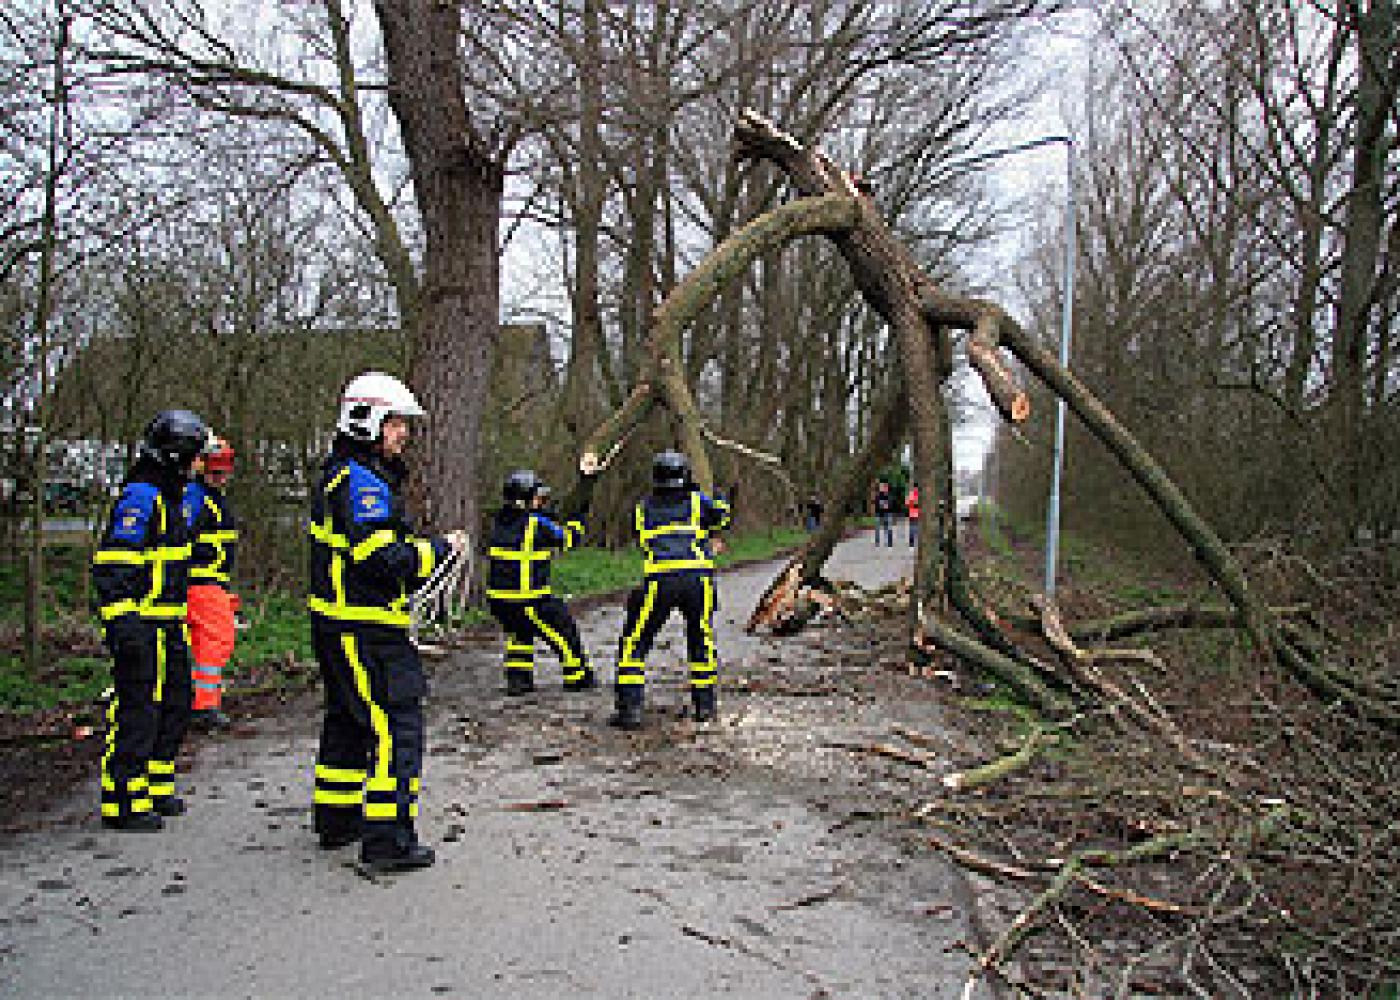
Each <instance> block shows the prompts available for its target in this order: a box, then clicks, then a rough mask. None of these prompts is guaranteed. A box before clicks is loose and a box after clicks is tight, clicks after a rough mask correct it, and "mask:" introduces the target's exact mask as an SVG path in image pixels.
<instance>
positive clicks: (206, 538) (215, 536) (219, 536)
mask: <svg viewBox="0 0 1400 1000" xmlns="http://www.w3.org/2000/svg"><path fill="white" fill-rule="evenodd" d="M196 540H197V541H201V542H209V543H210V544H217V543H219V542H236V541H238V532H237V531H233V530H228V529H220V530H219V531H202V532H200V533H199V537H198V538H197V539H196Z"/></svg>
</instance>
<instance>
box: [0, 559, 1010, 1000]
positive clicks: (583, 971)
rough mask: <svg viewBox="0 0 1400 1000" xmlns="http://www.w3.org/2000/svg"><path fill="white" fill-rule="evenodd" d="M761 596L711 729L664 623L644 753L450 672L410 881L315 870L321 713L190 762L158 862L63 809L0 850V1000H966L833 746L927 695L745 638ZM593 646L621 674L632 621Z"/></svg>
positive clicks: (616, 736)
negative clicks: (689, 694)
mask: <svg viewBox="0 0 1400 1000" xmlns="http://www.w3.org/2000/svg"><path fill="white" fill-rule="evenodd" d="M902 541H903V540H902V539H901V542H902ZM909 563H910V558H909V549H908V548H907V547H906V546H905V545H903V544H901V545H898V546H896V547H895V548H894V549H887V548H886V549H877V548H876V547H875V546H874V545H873V543H872V541H871V538H870V536H868V535H867V536H863V537H859V538H856V539H853V540H851V541H848V542H846V543H844V544H843V545H842V546H841V547H840V548H839V549H838V550H837V554H836V556H835V558H834V560H833V562H832V563H831V564H830V566H829V569H830V573H831V575H833V576H837V577H843V578H847V579H854V580H856V581H858V582H861V583H864V584H866V585H877V584H880V583H884V582H888V581H890V580H892V579H894V578H896V577H897V576H899V575H902V574H904V573H907V572H908V568H909ZM772 571H773V567H772V566H765V567H755V568H749V569H744V570H737V571H734V572H732V573H729V574H726V575H724V576H723V577H722V578H721V582H720V587H719V592H720V611H719V615H718V621H717V635H718V642H719V649H720V653H721V657H722V667H721V670H722V674H721V676H722V678H723V680H722V684H723V685H724V686H723V687H722V694H721V711H722V715H723V717H722V720H721V722H720V723H719V724H718V725H716V726H714V727H711V728H709V729H706V730H704V731H696V730H695V728H694V727H693V726H692V725H691V724H690V723H688V722H682V721H679V719H678V718H677V716H676V710H677V709H678V707H679V706H681V705H682V704H684V702H685V700H686V695H685V691H684V689H683V687H682V686H681V677H682V670H683V666H682V662H683V659H684V656H683V653H684V649H683V639H682V636H681V628H680V624H679V620H673V621H672V622H671V623H670V624H669V625H668V626H667V628H666V630H665V632H664V633H663V641H662V643H661V647H662V648H659V649H658V651H657V652H656V653H654V654H653V657H652V660H651V662H650V663H649V664H648V666H649V675H650V676H651V677H652V678H653V684H652V697H651V702H652V705H653V706H655V721H654V723H653V725H652V726H651V727H650V728H649V729H648V730H647V731H646V732H644V733H643V734H640V735H636V736H633V735H628V734H622V733H618V732H615V731H613V730H610V729H608V728H607V727H606V726H605V724H604V722H605V719H606V717H607V715H608V711H609V708H610V701H611V698H610V695H609V694H608V693H607V691H606V690H604V691H602V692H598V693H593V694H583V695H565V694H563V693H562V692H561V691H560V690H559V689H558V672H557V666H555V665H554V664H553V662H552V661H551V660H548V659H547V657H545V656H541V658H540V663H541V669H540V682H541V685H542V688H543V690H542V691H541V693H539V694H537V695H535V696H533V697H531V698H528V699H523V700H510V701H508V700H507V699H506V698H504V696H503V695H502V694H501V691H500V688H501V683H500V677H499V657H500V652H499V649H498V648H497V647H496V646H495V645H494V644H492V645H489V646H488V645H484V644H483V645H481V646H480V647H477V648H473V649H469V650H467V651H465V652H462V653H458V654H454V656H453V657H452V658H451V659H449V660H447V661H443V662H442V663H440V664H438V665H437V668H436V671H435V681H434V691H433V694H432V696H431V699H430V701H431V707H430V726H429V734H428V746H429V759H428V762H427V767H426V769H425V776H424V789H425V790H424V801H423V818H422V820H421V821H420V828H421V832H422V834H423V835H424V837H425V839H426V840H428V841H429V842H431V843H434V844H435V845H436V846H437V848H438V854H439V861H438V864H437V866H436V867H435V868H433V869H430V870H428V871H425V872H419V873H414V874H409V875H402V876H397V877H391V878H384V879H380V880H377V881H371V880H369V879H367V878H365V877H363V876H361V875H359V874H358V873H357V872H356V870H355V869H354V866H353V861H354V851H353V849H347V850H344V851H339V852H323V851H321V850H319V849H318V848H317V846H316V843H315V839H314V836H313V834H312V832H311V829H310V816H309V808H308V803H309V801H310V786H311V765H312V761H313V758H314V754H315V742H316V741H315V735H316V732H317V725H318V718H317V714H316V704H315V703H314V702H313V701H310V700H306V701H304V702H302V703H300V704H298V705H296V706H294V707H293V708H292V709H290V710H289V711H288V712H287V713H284V715H283V716H282V717H279V718H276V719H270V720H266V721H264V722H260V723H258V724H257V725H256V727H254V729H253V730H252V731H248V732H244V733H242V734H240V735H239V736H236V737H230V736H225V737H221V738H219V739H215V740H211V741H208V742H205V743H203V744H202V745H201V746H200V747H199V749H198V752H197V754H195V755H194V759H193V760H192V762H190V764H189V770H188V773H183V774H181V776H180V779H179V784H180V786H181V792H182V794H184V795H185V796H186V797H187V799H188V800H189V801H190V803H191V807H192V808H191V812H190V814H189V815H187V816H185V817H182V818H179V819H176V820H173V821H171V822H170V825H169V827H168V828H167V829H166V830H165V831H164V832H163V833H161V834H159V835H153V836H152V835H147V836H139V835H120V834H112V833H108V832H105V831H103V830H101V829H100V827H99V826H98V824H97V822H96V820H95V819H94V818H92V816H91V808H92V805H93V803H92V802H91V801H90V800H92V799H93V798H94V797H95V790H94V789H86V790H84V793H83V795H82V797H81V799H79V800H75V801H69V802H66V803H60V804H56V805H55V810H56V811H58V812H62V811H65V810H66V811H70V812H72V813H74V814H75V815H76V816H78V817H80V818H79V819H76V820H75V821H74V822H72V823H69V824H66V825H59V826H58V827H57V828H56V829H50V830H47V831H44V832H42V833H34V834H25V835H22V836H19V837H14V838H11V839H9V840H8V841H0V848H3V850H0V996H5V997H11V996H16V997H19V996H22V997H70V996H71V997H137V996H147V997H149V996H200V997H203V996H211V997H212V996H218V997H239V996H244V997H293V996H295V997H315V996H332V995H334V996H337V997H383V996H390V995H395V996H404V997H412V996H423V997H431V996H451V997H483V998H496V997H500V998H506V997H510V998H513V1000H532V998H541V1000H544V998H550V1000H553V998H559V997H571V996H599V997H602V996H607V997H636V998H673V997H674V998H689V997H696V998H699V997H712V996H721V995H725V996H734V997H743V998H768V997H771V998H785V1000H786V998H794V997H797V998H817V997H824V998H866V997H908V998H916V997H917V998H936V997H957V996H959V995H960V994H961V989H962V983H963V978H964V975H965V971H966V969H967V967H968V964H969V959H968V957H967V954H966V952H965V950H963V949H962V948H960V947H959V945H960V943H961V942H971V941H973V940H974V936H973V928H972V926H971V922H970V916H969V914H970V898H969V892H968V887H967V884H966V882H965V881H964V879H963V878H962V876H961V874H960V873H959V872H958V870H957V869H955V868H953V867H952V866H950V865H948V864H947V863H946V862H945V861H943V860H942V859H941V858H940V857H939V856H938V855H936V854H934V853H932V852H929V851H927V850H926V849H925V850H920V849H918V847H917V844H916V838H911V836H910V831H909V824H908V822H907V817H906V818H905V820H903V821H900V820H890V819H888V818H886V813H885V811H884V806H883V805H882V803H884V802H885V801H886V800H887V799H889V798H890V796H892V795H893V794H894V785H895V783H894V782H892V781H890V780H888V779H889V777H890V772H889V771H888V770H882V763H881V762H877V763H875V764H871V763H870V762H869V761H870V758H869V757H860V756H858V755H854V754H852V753H850V752H849V751H848V750H843V749H840V744H842V743H849V742H850V741H852V740H859V739H867V740H868V739H873V738H878V737H880V736H882V735H883V734H886V733H888V731H889V727H890V725H891V724H892V723H898V724H901V725H908V726H910V727H914V728H919V729H921V730H923V731H925V732H937V731H938V730H939V727H940V725H941V721H940V719H941V716H940V709H939V704H938V700H937V697H936V695H934V694H932V693H930V691H931V688H930V685H929V684H928V683H927V682H920V681H916V680H915V679H912V678H907V677H905V676H903V675H898V676H896V672H894V671H888V670H886V671H884V672H883V673H878V674H877V673H876V672H877V671H879V670H880V666H879V665H878V664H875V663H872V662H871V659H872V657H871V655H870V654H869V650H868V648H866V647H863V646H862V645H861V644H860V642H859V641H858V640H853V639H852V638H851V637H850V636H848V635H845V634H844V633H843V632H842V631H841V630H837V629H832V628H827V629H813V630H810V631H809V632H808V633H805V634H804V635H803V636H800V637H797V638H793V639H786V640H775V639H766V638H755V637H750V636H746V635H744V634H743V633H742V632H741V631H740V628H741V625H742V622H743V620H744V619H745V617H746V616H747V614H748V612H749V609H750V608H751V607H752V603H753V600H754V598H755V597H756V595H757V594H758V593H759V592H760V591H761V589H762V588H763V586H764V585H765V584H766V583H767V581H768V579H769V577H770V575H771V573H772ZM582 624H583V626H584V633H585V638H586V641H587V642H588V645H589V647H590V648H591V649H592V650H594V655H595V659H596V661H597V663H598V665H599V666H600V668H601V670H602V673H603V674H604V676H605V677H610V675H611V669H612V659H613V657H612V655H611V650H612V648H613V644H614V643H615V641H616V636H617V632H618V629H619V628H620V624H621V611H620V608H617V607H601V608H596V609H594V610H591V611H589V612H587V613H585V615H584V616H583V618H582ZM886 675H888V677H889V679H882V678H885V677H886ZM872 678H873V679H872ZM883 766H884V767H885V768H888V767H889V766H896V767H897V766H898V765H889V764H888V762H883ZM95 777H96V776H95V775H94V784H95ZM929 781H930V785H929V787H930V788H933V787H936V776H931V777H930V779H929ZM901 787H904V786H903V785H901ZM929 794H933V792H931V791H930V793H929ZM976 995H978V996H981V995H983V994H981V993H980V992H979V993H978V994H976Z"/></svg>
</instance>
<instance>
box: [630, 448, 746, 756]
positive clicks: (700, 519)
mask: <svg viewBox="0 0 1400 1000" xmlns="http://www.w3.org/2000/svg"><path fill="white" fill-rule="evenodd" d="M651 476H652V492H651V495H650V496H647V497H644V498H643V499H642V501H641V502H640V503H639V504H637V509H636V524H637V534H638V536H639V538H640V541H641V545H642V552H643V554H644V557H645V561H644V564H643V568H642V572H643V579H642V585H641V586H640V587H638V588H637V589H636V590H634V591H632V594H631V595H630V596H629V597H628V599H627V615H626V620H625V621H624V623H623V626H622V639H621V640H620V642H619V643H618V659H617V680H616V685H615V688H614V693H615V696H616V706H617V711H616V713H615V714H614V715H613V717H612V720H611V721H612V724H613V725H614V726H617V727H619V728H621V729H640V728H641V727H642V708H643V705H644V703H645V700H646V670H645V666H644V663H645V660H646V656H647V653H648V652H650V651H651V645H652V643H653V642H654V641H655V640H656V633H657V632H659V631H660V630H661V626H662V625H664V624H666V619H667V618H668V617H670V614H671V612H672V611H673V610H678V611H680V613H681V614H682V615H683V616H684V617H685V638H686V652H687V654H688V657H689V661H690V697H691V704H692V707H693V709H694V713H695V721H696V722H710V721H712V720H713V719H714V718H715V714H716V711H717V705H716V694H715V685H716V683H717V681H718V656H717V654H716V650H715V632H714V614H715V580H714V573H715V563H714V553H713V550H712V548H711V544H710V533H711V532H712V531H716V530H720V529H723V528H725V527H728V525H729V521H730V512H729V504H727V503H726V502H725V501H723V500H721V499H718V498H713V499H712V498H710V497H707V496H706V495H705V494H704V493H702V492H700V490H699V489H698V488H697V487H696V486H695V484H694V483H693V482H692V481H691V478H690V462H689V460H688V459H687V458H686V457H685V456H684V455H682V454H680V453H679V452H675V451H663V452H661V453H660V454H658V455H657V456H656V457H655V458H654V459H653V460H652V466H651Z"/></svg>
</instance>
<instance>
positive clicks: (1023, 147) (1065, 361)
mask: <svg viewBox="0 0 1400 1000" xmlns="http://www.w3.org/2000/svg"><path fill="white" fill-rule="evenodd" d="M1060 143H1063V144H1064V147H1065V246H1064V255H1065V261H1064V268H1065V270H1064V274H1065V288H1064V300H1063V303H1062V306H1061V311H1060V367H1061V368H1065V369H1068V368H1069V346H1070V335H1071V333H1072V332H1073V327H1074V261H1075V256H1076V255H1075V242H1074V240H1075V235H1074V225H1075V219H1074V214H1075V213H1074V138H1073V137H1072V136H1068V135H1047V136H1042V137H1041V138H1039V139H1031V140H1029V141H1028V142H1021V143H1017V144H1016V145H1014V146H1007V147H1005V148H1003V149H994V150H991V151H990V152H987V153H980V154H978V155H977V156H971V157H968V158H967V159H965V160H958V161H957V162H955V163H953V164H951V165H950V169H951V170H952V172H954V173H960V172H961V171H962V170H963V168H965V167H970V166H974V165H976V164H978V163H986V162H988V161H990V160H999V159H1001V158H1002V157H1004V156H1011V155H1013V154H1015V153H1024V152H1026V151H1028V150H1032V149H1038V148H1040V147H1041V146H1050V145H1055V144H1060ZM1064 463H1065V401H1064V400H1063V399H1060V400H1057V401H1056V405H1055V454H1054V459H1053V464H1052V466H1051V471H1050V503H1049V505H1048V508H1047V510H1046V513H1045V598H1046V600H1048V601H1053V600H1054V599H1055V563H1056V561H1057V559H1058V556H1059V552H1060V480H1061V478H1062V476H1063V472H1064Z"/></svg>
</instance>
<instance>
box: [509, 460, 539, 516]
mask: <svg viewBox="0 0 1400 1000" xmlns="http://www.w3.org/2000/svg"><path fill="white" fill-rule="evenodd" d="M543 486H544V483H542V482H541V481H540V477H539V476H537V475H535V472H534V470H533V469H516V470H515V471H514V472H512V473H511V474H510V475H508V476H506V482H505V485H504V486H503V487H501V496H502V497H503V498H504V500H505V502H506V506H507V507H521V508H523V509H525V510H529V509H530V502H531V501H532V500H534V499H535V494H536V493H538V492H539V491H540V488H541V487H543Z"/></svg>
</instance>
